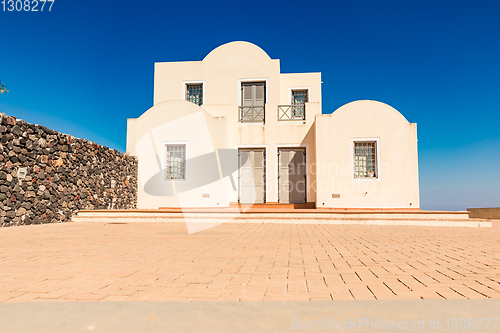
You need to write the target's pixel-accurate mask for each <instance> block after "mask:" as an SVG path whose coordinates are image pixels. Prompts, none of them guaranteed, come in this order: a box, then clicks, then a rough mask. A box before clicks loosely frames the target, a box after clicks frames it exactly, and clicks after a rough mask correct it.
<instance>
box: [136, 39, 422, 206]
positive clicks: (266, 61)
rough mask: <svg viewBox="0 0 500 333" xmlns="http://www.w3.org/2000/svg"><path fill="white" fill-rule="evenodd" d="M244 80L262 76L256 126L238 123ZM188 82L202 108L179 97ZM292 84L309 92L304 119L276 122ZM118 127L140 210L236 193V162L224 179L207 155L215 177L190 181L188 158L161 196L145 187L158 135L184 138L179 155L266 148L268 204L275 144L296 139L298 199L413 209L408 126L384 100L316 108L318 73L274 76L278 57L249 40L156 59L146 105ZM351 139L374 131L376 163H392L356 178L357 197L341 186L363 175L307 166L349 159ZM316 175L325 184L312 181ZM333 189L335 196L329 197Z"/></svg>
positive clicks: (212, 202) (219, 200)
mask: <svg viewBox="0 0 500 333" xmlns="http://www.w3.org/2000/svg"><path fill="white" fill-rule="evenodd" d="M244 81H266V105H265V124H262V123H240V122H239V121H238V120H239V119H238V107H239V106H240V105H241V104H240V99H241V97H240V96H241V82H244ZM192 82H202V83H203V88H204V89H203V90H204V93H203V105H202V106H201V107H200V106H197V105H195V104H193V103H190V102H186V101H184V98H185V85H186V83H192ZM292 89H308V91H309V96H308V98H309V103H307V104H306V120H305V121H304V122H303V121H278V105H289V104H290V103H291V90H292ZM127 126H128V127H127V152H128V153H130V154H132V155H137V156H138V159H139V198H138V207H139V208H158V207H227V206H228V205H229V204H230V203H231V202H237V201H238V193H237V190H236V191H235V188H234V186H233V184H234V183H236V187H237V184H238V172H237V170H236V169H237V168H236V169H235V171H234V172H233V173H232V181H231V177H229V176H227V175H225V174H224V172H223V171H221V167H220V164H221V163H220V162H221V161H220V158H219V159H218V160H216V161H215V164H216V165H218V171H219V178H218V180H217V181H215V182H213V183H210V184H206V185H204V186H201V187H200V188H190V186H191V185H193V184H194V183H196V181H199V179H198V180H196V177H198V175H199V174H203V168H202V167H200V166H198V167H196V166H195V165H193V163H188V170H187V171H188V175H187V178H188V179H187V180H186V182H185V183H179V182H173V183H172V182H165V183H163V185H161V186H163V187H164V188H166V190H165V191H166V192H165V193H164V194H166V195H160V196H158V195H152V194H148V191H146V190H145V185H146V183H147V181H148V180H149V179H150V178H151V177H154V176H155V175H156V174H157V173H159V172H160V168H161V165H159V164H158V162H157V159H156V157H155V155H158V156H160V155H161V154H160V153H159V152H160V151H161V149H162V143H164V142H187V143H188V156H187V159H188V161H189V160H190V159H195V160H196V158H197V157H199V156H202V155H207V154H211V153H213V154H214V156H217V154H215V151H216V150H217V149H232V150H233V151H236V149H237V148H243V147H245V148H246V147H255V148H261V147H263V148H265V149H266V181H267V182H266V184H267V185H266V202H268V203H270V202H277V201H278V189H277V186H278V178H277V169H278V159H277V152H278V148H280V147H305V148H306V150H307V155H306V160H307V188H308V191H307V202H316V204H317V206H318V207H343V208H358V207H364V208H369V207H377V208H418V207H419V198H418V195H419V194H418V166H417V163H418V161H417V147H416V125H415V124H409V123H408V122H407V121H406V119H404V117H403V116H402V115H401V114H399V112H398V111H396V110H394V109H392V108H391V107H389V106H387V105H385V104H383V103H378V102H371V101H361V102H355V103H350V104H348V105H346V106H344V107H342V108H340V109H339V110H337V111H336V112H334V113H333V114H332V115H322V105H321V74H320V73H301V74H281V73H280V64H279V60H273V59H271V58H270V57H269V56H268V55H267V54H266V53H265V52H264V51H263V50H262V49H260V48H259V47H257V46H255V45H253V44H251V43H247V42H233V43H228V44H225V45H222V46H220V47H218V48H216V49H214V50H213V51H212V52H210V53H209V54H208V55H207V56H206V57H205V59H203V60H202V61H191V62H170V63H156V65H155V85H154V106H153V107H152V108H151V109H150V110H148V111H147V112H145V113H144V114H143V115H142V116H140V117H139V118H137V119H129V120H128V125H127ZM352 137H376V138H380V148H381V150H380V152H381V154H382V155H381V158H380V161H381V162H382V163H386V164H387V165H388V167H389V168H390V170H391V171H390V173H389V171H384V172H383V173H381V178H380V179H378V180H377V181H365V182H368V183H367V184H366V185H368V184H370V186H372V187H373V190H372V187H370V188H369V189H370V190H369V191H368V194H366V195H365V194H364V192H366V191H362V190H354V191H344V190H343V188H344V187H345V186H346V185H345V184H348V183H356V185H359V184H358V183H362V182H363V181H358V180H352V179H350V178H349V177H351V175H350V174H349V175H344V174H341V173H340V172H339V173H335V174H333V175H332V174H331V173H330V172H329V171H321V169H318V174H316V166H320V167H321V166H323V165H329V164H331V163H335V164H338V165H341V164H345V163H347V164H349V163H350V141H349V140H350V138H352ZM195 160H193V161H195ZM205 163H206V161H205ZM234 163H236V165H237V156H236V155H235V156H234ZM160 164H161V163H160ZM349 168H350V167H349ZM402 169H404V170H405V171H402ZM393 170H394V171H393ZM193 177H194V178H193ZM212 178H213V177H212ZM194 180H196V181H194ZM193 181H194V182H193ZM323 183H325V184H329V183H331V187H330V188H325V189H323V188H320V187H318V186H317V184H323ZM149 184H151V182H150V183H149ZM323 186H324V185H323ZM347 186H350V185H347ZM337 187H339V189H337ZM361 188H362V187H361ZM318 189H319V190H318ZM319 191H321V193H317V192H319ZM339 192H340V194H341V197H340V198H335V199H334V198H332V194H333V193H339ZM206 194H209V196H208V197H207V195H206ZM410 202H411V203H412V205H411V206H410V205H409V203H410ZM323 203H324V204H323Z"/></svg>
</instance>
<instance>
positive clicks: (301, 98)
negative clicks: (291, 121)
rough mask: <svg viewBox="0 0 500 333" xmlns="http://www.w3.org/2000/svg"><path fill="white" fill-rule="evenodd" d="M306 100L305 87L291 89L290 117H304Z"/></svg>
mask: <svg viewBox="0 0 500 333" xmlns="http://www.w3.org/2000/svg"><path fill="white" fill-rule="evenodd" d="M308 101H309V100H308V96H307V89H305V90H292V118H302V119H305V112H306V103H307V102H308Z"/></svg>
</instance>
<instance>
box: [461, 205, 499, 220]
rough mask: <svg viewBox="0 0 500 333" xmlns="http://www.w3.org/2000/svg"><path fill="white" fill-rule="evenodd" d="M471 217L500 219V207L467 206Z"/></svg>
mask: <svg viewBox="0 0 500 333" xmlns="http://www.w3.org/2000/svg"><path fill="white" fill-rule="evenodd" d="M467 210H468V211H469V212H470V217H474V218H479V219H500V207H491V208H467Z"/></svg>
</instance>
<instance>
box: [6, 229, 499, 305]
mask: <svg viewBox="0 0 500 333" xmlns="http://www.w3.org/2000/svg"><path fill="white" fill-rule="evenodd" d="M499 224H500V223H499V222H496V223H494V226H493V228H459V227H410V226H360V225H324V224H323V225H322V224H315V225H313V224H308V225H306V224H302V225H301V224H255V223H251V224H242V223H238V224H222V225H219V226H217V227H214V228H211V229H208V230H205V231H202V232H199V233H195V234H188V232H187V229H186V226H185V224H183V223H177V222H176V223H123V224H121V223H116V222H115V223H61V224H47V225H32V226H21V227H12V228H0V302H40V301H186V302H190V301H215V300H217V301H287V300H289V301H297V300H299V301H300V300H326V299H328V300H370V299H371V300H373V299H421V298H422V299H486V298H496V299H500V225H499Z"/></svg>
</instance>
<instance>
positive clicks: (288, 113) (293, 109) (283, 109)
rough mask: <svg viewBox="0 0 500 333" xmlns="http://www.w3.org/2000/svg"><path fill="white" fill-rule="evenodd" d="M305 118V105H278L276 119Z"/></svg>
mask: <svg viewBox="0 0 500 333" xmlns="http://www.w3.org/2000/svg"><path fill="white" fill-rule="evenodd" d="M290 120H306V105H305V104H295V105H278V121H290Z"/></svg>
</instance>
